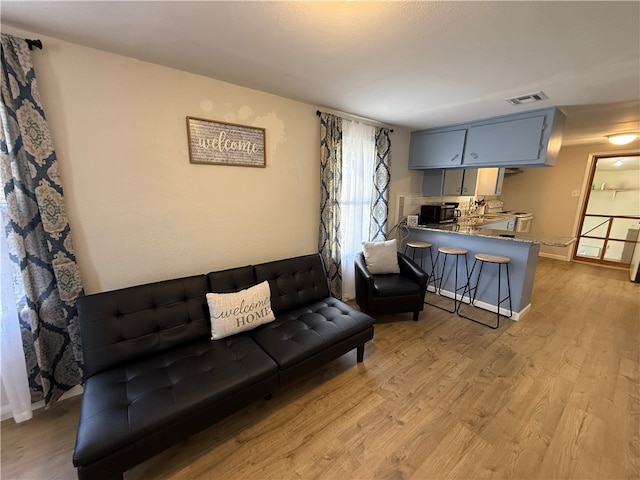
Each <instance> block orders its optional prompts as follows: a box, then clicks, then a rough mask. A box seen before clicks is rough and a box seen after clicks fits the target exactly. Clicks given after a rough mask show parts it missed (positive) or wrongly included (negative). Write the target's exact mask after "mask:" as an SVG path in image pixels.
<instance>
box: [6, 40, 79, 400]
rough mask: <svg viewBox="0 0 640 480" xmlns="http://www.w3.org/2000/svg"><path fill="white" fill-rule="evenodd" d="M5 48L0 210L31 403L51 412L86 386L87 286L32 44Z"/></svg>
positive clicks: (12, 44) (11, 42)
mask: <svg viewBox="0 0 640 480" xmlns="http://www.w3.org/2000/svg"><path fill="white" fill-rule="evenodd" d="M1 47H2V50H1V59H0V60H1V64H2V65H1V67H2V100H1V102H0V116H1V120H2V131H1V132H0V147H1V148H0V176H1V180H2V186H3V193H4V199H3V201H2V202H0V203H1V204H2V206H3V208H2V210H3V211H2V217H3V221H4V230H5V233H6V235H7V242H8V247H9V255H10V257H11V260H12V265H13V281H14V285H13V287H14V292H15V293H16V297H17V298H16V302H17V307H18V318H19V322H20V328H21V331H22V340H23V348H24V353H25V357H26V361H27V371H28V375H29V387H30V390H31V397H32V401H34V402H35V401H38V400H41V399H44V401H45V404H46V405H50V404H51V403H53V402H55V401H56V400H57V399H58V398H59V397H60V396H61V395H62V394H63V393H64V392H65V391H66V390H69V389H70V388H71V387H73V386H74V385H77V384H79V383H81V380H82V350H81V345H80V336H79V326H78V319H77V311H76V299H77V298H78V296H80V295H81V294H82V293H83V290H82V282H81V280H80V274H79V271H78V267H77V265H76V259H75V255H74V253H73V247H72V243H71V232H70V230H69V223H68V220H67V214H66V209H65V204H64V200H63V196H62V186H61V183H60V177H59V172H58V162H57V159H56V155H55V152H54V148H53V143H52V140H51V136H50V134H49V128H48V126H47V123H46V120H45V115H44V111H43V109H42V105H40V96H39V94H38V88H37V82H36V79H35V73H34V70H33V66H32V64H31V54H30V52H29V48H28V45H27V42H26V41H25V40H23V39H19V38H14V37H12V36H9V35H5V34H3V35H2V40H1ZM9 288H10V287H9Z"/></svg>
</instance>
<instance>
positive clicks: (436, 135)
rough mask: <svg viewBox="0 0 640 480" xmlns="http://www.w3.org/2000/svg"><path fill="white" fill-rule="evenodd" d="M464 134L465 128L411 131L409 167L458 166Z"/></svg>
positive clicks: (414, 168)
mask: <svg viewBox="0 0 640 480" xmlns="http://www.w3.org/2000/svg"><path fill="white" fill-rule="evenodd" d="M466 135H467V131H466V130H450V131H441V132H430V131H428V130H423V131H420V132H413V133H412V134H411V147H410V149H409V169H412V170H419V169H424V168H446V167H458V168H459V167H460V164H461V163H462V155H463V153H464V141H465V137H466Z"/></svg>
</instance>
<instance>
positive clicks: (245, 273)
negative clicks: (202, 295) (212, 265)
mask: <svg viewBox="0 0 640 480" xmlns="http://www.w3.org/2000/svg"><path fill="white" fill-rule="evenodd" d="M207 278H208V280H209V289H210V291H211V292H214V293H232V292H239V291H240V290H244V289H245V288H249V287H252V286H254V285H256V283H257V282H256V276H255V274H254V272H253V266H252V265H247V266H244V267H237V268H230V269H228V270H220V271H218V272H211V273H209V274H207Z"/></svg>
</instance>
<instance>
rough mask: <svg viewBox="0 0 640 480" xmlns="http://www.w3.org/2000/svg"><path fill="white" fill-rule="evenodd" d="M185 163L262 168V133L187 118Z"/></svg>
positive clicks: (264, 158)
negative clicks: (187, 146) (186, 159)
mask: <svg viewBox="0 0 640 480" xmlns="http://www.w3.org/2000/svg"><path fill="white" fill-rule="evenodd" d="M187 137H188V140H189V162H190V163H199V164H207V165H236V166H243V167H262V168H264V167H266V166H267V156H266V145H265V137H266V131H265V129H264V128H258V127H248V126H246V125H238V124H235V123H226V122H217V121H214V120H207V119H205V118H197V117H187Z"/></svg>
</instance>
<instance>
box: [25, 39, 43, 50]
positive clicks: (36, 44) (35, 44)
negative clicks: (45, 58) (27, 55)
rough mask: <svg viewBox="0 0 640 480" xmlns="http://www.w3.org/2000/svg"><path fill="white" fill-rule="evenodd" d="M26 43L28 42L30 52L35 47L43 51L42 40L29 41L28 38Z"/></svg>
mask: <svg viewBox="0 0 640 480" xmlns="http://www.w3.org/2000/svg"><path fill="white" fill-rule="evenodd" d="M26 41H27V45H28V46H29V50H33V47H36V48H38V49H40V50H42V41H41V40H29V39H28V38H27V39H26Z"/></svg>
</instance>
